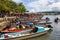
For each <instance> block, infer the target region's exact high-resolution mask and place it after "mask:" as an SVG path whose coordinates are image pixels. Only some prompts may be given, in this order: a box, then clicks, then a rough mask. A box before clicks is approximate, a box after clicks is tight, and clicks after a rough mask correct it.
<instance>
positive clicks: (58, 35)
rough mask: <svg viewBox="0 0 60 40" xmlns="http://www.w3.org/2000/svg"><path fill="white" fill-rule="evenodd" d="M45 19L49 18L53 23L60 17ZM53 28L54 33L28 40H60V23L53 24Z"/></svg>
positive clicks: (51, 16) (54, 16)
mask: <svg viewBox="0 0 60 40" xmlns="http://www.w3.org/2000/svg"><path fill="white" fill-rule="evenodd" d="M44 17H49V18H50V19H51V21H52V22H53V21H54V19H55V18H56V17H60V15H47V16H44ZM52 26H53V31H51V32H49V33H47V34H45V35H42V36H39V37H35V38H30V39H26V40H60V22H59V23H54V22H53V23H52Z"/></svg>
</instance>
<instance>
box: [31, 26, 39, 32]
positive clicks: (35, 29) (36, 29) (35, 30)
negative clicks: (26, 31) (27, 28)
mask: <svg viewBox="0 0 60 40" xmlns="http://www.w3.org/2000/svg"><path fill="white" fill-rule="evenodd" d="M37 31H38V28H37V27H34V28H33V29H32V30H31V32H30V33H32V32H33V33H35V32H37Z"/></svg>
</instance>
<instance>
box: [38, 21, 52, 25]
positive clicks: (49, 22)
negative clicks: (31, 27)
mask: <svg viewBox="0 0 60 40" xmlns="http://www.w3.org/2000/svg"><path fill="white" fill-rule="evenodd" d="M39 24H52V22H51V21H48V22H46V21H41V22H39Z"/></svg>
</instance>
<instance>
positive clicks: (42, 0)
mask: <svg viewBox="0 0 60 40" xmlns="http://www.w3.org/2000/svg"><path fill="white" fill-rule="evenodd" d="M28 6H29V7H31V8H32V9H31V10H30V11H33V10H34V11H35V12H36V11H37V12H38V11H56V10H55V9H57V10H60V0H37V1H33V2H30V3H29V4H28Z"/></svg>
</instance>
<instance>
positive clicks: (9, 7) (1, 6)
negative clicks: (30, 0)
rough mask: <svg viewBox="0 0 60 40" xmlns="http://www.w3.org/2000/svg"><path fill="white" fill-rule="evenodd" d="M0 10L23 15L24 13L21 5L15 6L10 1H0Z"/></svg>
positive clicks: (23, 7) (24, 9) (15, 4)
mask: <svg viewBox="0 0 60 40" xmlns="http://www.w3.org/2000/svg"><path fill="white" fill-rule="evenodd" d="M0 10H1V11H5V12H17V13H23V12H25V11H26V8H25V6H24V5H23V3H19V4H17V3H16V2H14V1H12V0H0Z"/></svg>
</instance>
